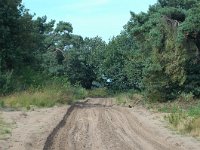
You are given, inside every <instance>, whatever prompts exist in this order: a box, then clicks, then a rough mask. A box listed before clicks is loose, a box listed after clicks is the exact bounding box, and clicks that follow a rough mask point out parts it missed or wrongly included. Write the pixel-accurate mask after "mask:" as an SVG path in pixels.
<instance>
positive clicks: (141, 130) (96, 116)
mask: <svg viewBox="0 0 200 150" xmlns="http://www.w3.org/2000/svg"><path fill="white" fill-rule="evenodd" d="M165 125H166V124H165V123H164V122H161V121H160V115H158V114H152V113H150V112H149V111H147V110H146V109H144V108H143V107H134V108H132V109H130V108H126V107H119V106H115V105H114V100H113V99H89V100H87V101H86V102H80V103H77V104H75V105H74V106H72V107H70V108H69V109H68V112H67V113H66V115H65V116H64V118H63V120H62V121H61V122H60V123H59V124H58V126H57V127H56V128H55V129H54V130H53V132H52V133H51V134H50V135H49V137H48V138H47V141H46V143H45V146H44V150H175V149H176V150H199V148H200V143H199V142H198V141H196V140H195V139H193V138H190V137H182V136H181V135H176V134H173V133H172V132H171V131H169V130H168V129H167V128H166V127H165Z"/></svg>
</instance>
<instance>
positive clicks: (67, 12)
mask: <svg viewBox="0 0 200 150" xmlns="http://www.w3.org/2000/svg"><path fill="white" fill-rule="evenodd" d="M156 1H157V0H22V3H23V4H24V5H25V7H26V8H27V9H29V10H30V13H31V14H34V13H36V16H40V17H41V16H44V15H46V16H47V18H48V20H51V19H54V20H56V21H57V22H58V21H65V22H70V23H71V24H72V26H73V33H74V34H77V35H81V36H82V37H95V36H99V37H102V39H103V40H105V41H108V40H109V39H111V38H112V37H113V36H116V35H118V34H120V32H121V30H123V26H124V25H125V24H126V23H127V22H128V21H129V19H130V11H133V12H135V13H140V12H141V11H143V12H146V11H147V10H148V7H149V5H153V4H155V3H156Z"/></svg>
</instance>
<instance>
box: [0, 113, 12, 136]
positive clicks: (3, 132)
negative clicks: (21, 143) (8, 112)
mask: <svg viewBox="0 0 200 150" xmlns="http://www.w3.org/2000/svg"><path fill="white" fill-rule="evenodd" d="M10 133H11V130H10V124H8V123H6V122H4V121H3V119H2V117H1V116H0V140H2V139H5V138H7V137H8V136H9V135H10Z"/></svg>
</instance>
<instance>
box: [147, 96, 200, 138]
mask: <svg viewBox="0 0 200 150" xmlns="http://www.w3.org/2000/svg"><path fill="white" fill-rule="evenodd" d="M151 105H152V106H151V108H152V109H153V110H156V109H157V110H158V111H160V112H163V113H166V115H165V119H166V120H167V121H168V122H169V124H170V127H171V128H172V129H175V130H177V131H178V132H180V133H181V134H188V135H191V136H193V137H198V138H199V137H200V100H197V99H196V100H195V99H190V100H188V99H187V101H186V100H184V99H180V98H179V99H178V100H176V101H174V102H168V103H163V104H162V103H155V104H151Z"/></svg>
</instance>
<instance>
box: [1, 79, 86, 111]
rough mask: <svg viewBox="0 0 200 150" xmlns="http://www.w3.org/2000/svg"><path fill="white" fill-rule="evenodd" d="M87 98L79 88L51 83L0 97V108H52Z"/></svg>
mask: <svg viewBox="0 0 200 150" xmlns="http://www.w3.org/2000/svg"><path fill="white" fill-rule="evenodd" d="M86 97H87V91H86V90H85V89H84V88H82V87H80V86H71V85H70V84H60V83H57V82H53V83H51V84H47V85H46V86H45V87H42V88H38V89H35V88H33V89H31V88H30V89H28V90H26V91H22V92H16V93H14V94H11V95H8V96H4V97H0V107H12V108H26V109H27V110H29V109H30V108H31V107H32V106H36V107H52V106H54V105H57V104H72V103H74V102H75V101H77V100H78V99H84V98H86Z"/></svg>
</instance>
